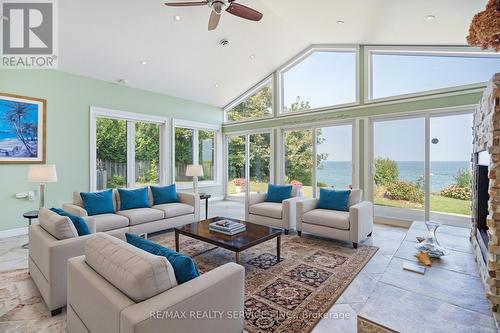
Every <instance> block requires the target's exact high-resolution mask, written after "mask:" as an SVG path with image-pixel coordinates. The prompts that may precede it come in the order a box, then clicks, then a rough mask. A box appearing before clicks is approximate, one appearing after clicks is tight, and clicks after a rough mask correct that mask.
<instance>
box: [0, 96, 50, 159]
mask: <svg viewBox="0 0 500 333" xmlns="http://www.w3.org/2000/svg"><path fill="white" fill-rule="evenodd" d="M46 111H47V101H46V100H44V99H40V98H33V97H25V96H18V95H12V94H6V93H1V92H0V164H3V163H18V164H20V163H23V164H24V163H25V164H29V163H40V164H43V163H45V127H46Z"/></svg>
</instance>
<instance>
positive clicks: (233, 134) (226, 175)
mask: <svg viewBox="0 0 500 333" xmlns="http://www.w3.org/2000/svg"><path fill="white" fill-rule="evenodd" d="M253 134H269V135H270V144H271V147H270V148H271V151H270V160H269V182H270V183H275V176H274V156H275V153H274V152H275V144H274V130H273V129H272V128H268V129H254V130H250V131H239V132H231V133H228V134H225V135H224V154H225V157H224V170H225V172H224V189H223V191H224V199H229V200H234V197H231V196H230V195H229V194H228V193H227V184H228V183H229V164H228V157H229V138H231V137H236V136H244V137H245V179H246V182H247V186H245V189H246V192H245V197H246V198H248V197H249V194H250V186H248V185H249V184H248V183H249V179H250V163H249V162H250V155H249V152H250V140H249V139H250V136H251V135H253ZM247 176H248V177H247Z"/></svg>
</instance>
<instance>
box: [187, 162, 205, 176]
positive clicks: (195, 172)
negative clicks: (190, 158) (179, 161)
mask: <svg viewBox="0 0 500 333" xmlns="http://www.w3.org/2000/svg"><path fill="white" fill-rule="evenodd" d="M186 176H188V177H203V167H202V166H201V165H199V164H190V165H188V166H187V168H186Z"/></svg>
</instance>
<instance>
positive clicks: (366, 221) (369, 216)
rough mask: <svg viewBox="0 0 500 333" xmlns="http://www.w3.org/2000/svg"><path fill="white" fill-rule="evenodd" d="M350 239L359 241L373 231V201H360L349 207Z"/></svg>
mask: <svg viewBox="0 0 500 333" xmlns="http://www.w3.org/2000/svg"><path fill="white" fill-rule="evenodd" d="M349 224H350V233H351V240H352V241H353V242H356V243H357V242H359V241H362V240H363V239H365V238H366V237H367V236H368V234H369V233H371V232H372V231H373V203H371V202H369V201H362V202H360V203H357V204H355V205H352V206H351V207H350V208H349Z"/></svg>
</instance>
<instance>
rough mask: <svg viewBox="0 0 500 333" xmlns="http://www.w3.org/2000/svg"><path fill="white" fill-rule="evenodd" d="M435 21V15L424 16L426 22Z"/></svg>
mask: <svg viewBox="0 0 500 333" xmlns="http://www.w3.org/2000/svg"><path fill="white" fill-rule="evenodd" d="M435 19H436V16H435V15H425V16H424V20H426V21H432V20H435Z"/></svg>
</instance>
